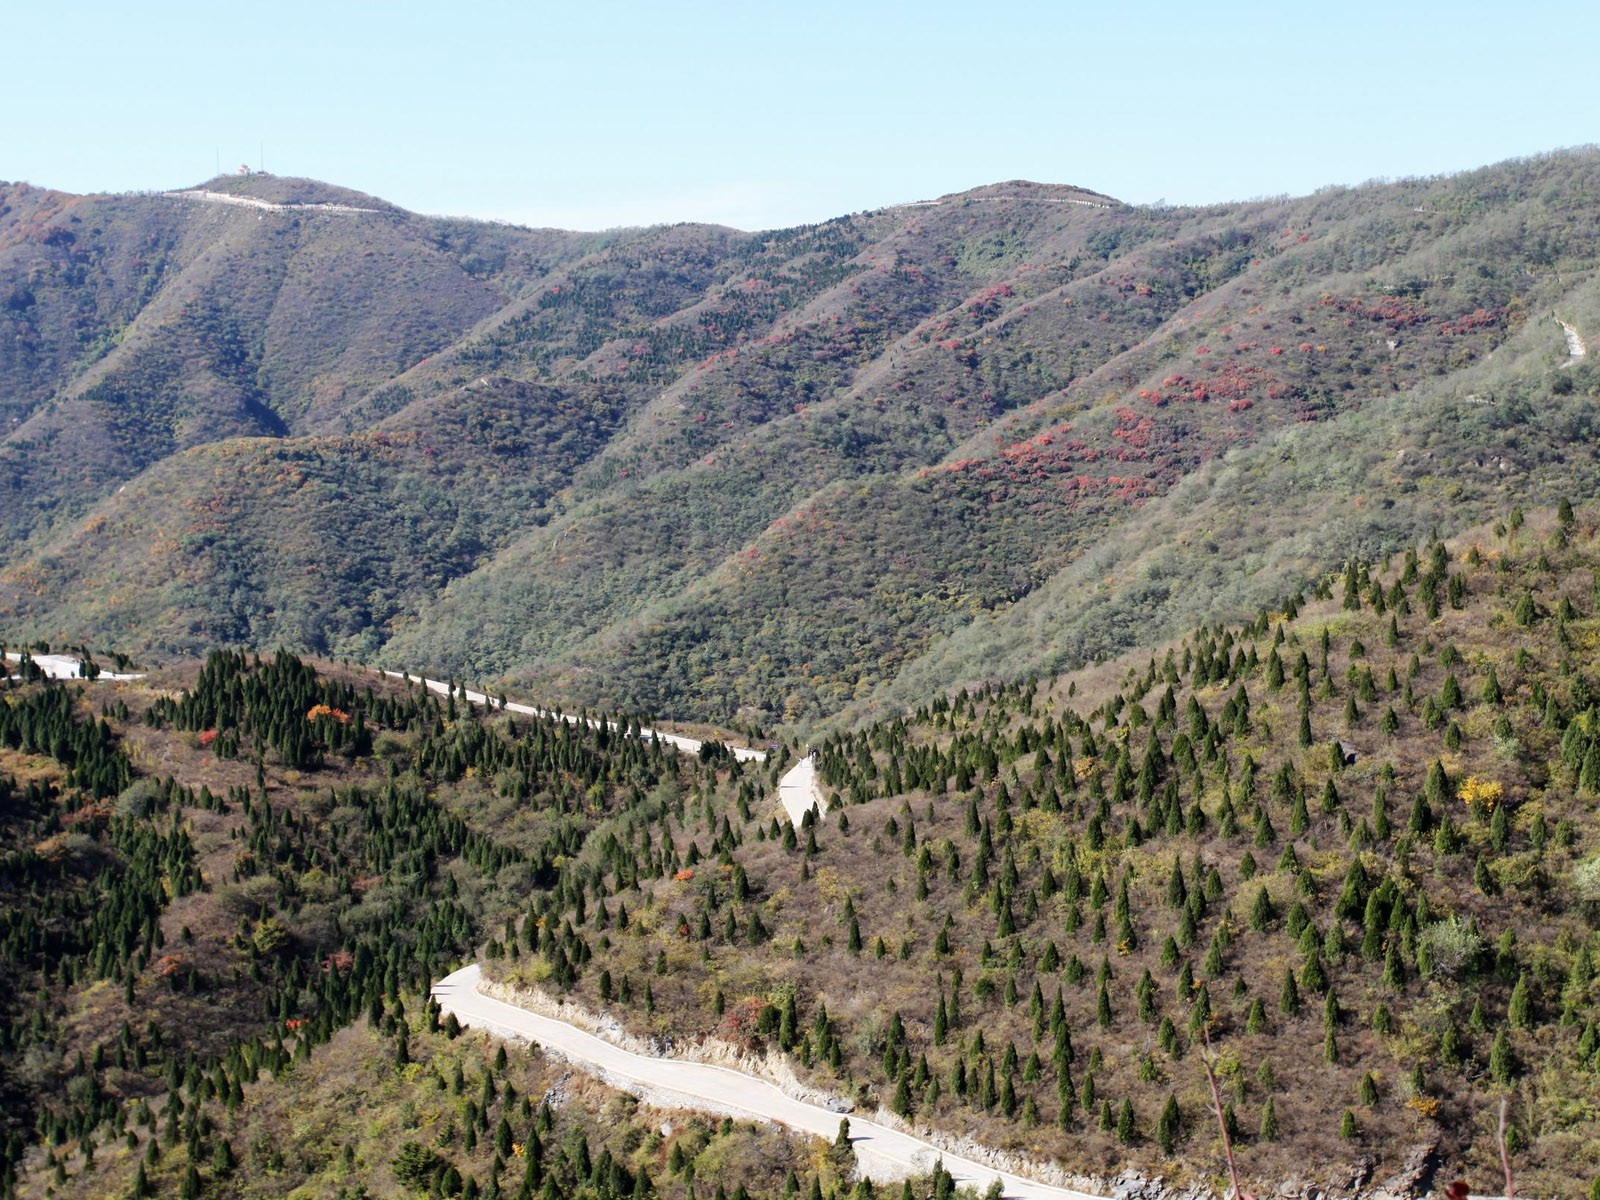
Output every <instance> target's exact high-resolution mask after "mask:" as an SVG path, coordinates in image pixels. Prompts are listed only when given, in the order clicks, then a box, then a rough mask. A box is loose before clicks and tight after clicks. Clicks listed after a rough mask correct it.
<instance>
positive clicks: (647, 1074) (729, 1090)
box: [433, 963, 1099, 1200]
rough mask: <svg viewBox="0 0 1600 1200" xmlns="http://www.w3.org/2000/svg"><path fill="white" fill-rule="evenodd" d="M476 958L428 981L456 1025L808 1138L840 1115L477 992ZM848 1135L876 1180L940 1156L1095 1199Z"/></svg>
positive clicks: (1038, 1192)
mask: <svg viewBox="0 0 1600 1200" xmlns="http://www.w3.org/2000/svg"><path fill="white" fill-rule="evenodd" d="M479 978H480V971H479V967H478V964H476V963H474V964H473V965H472V966H470V967H463V968H462V969H461V970H459V971H457V972H455V973H454V974H452V975H448V976H446V977H445V978H444V979H441V980H440V981H439V982H438V983H437V984H435V985H434V988H433V995H434V997H435V998H436V999H437V1000H438V1001H439V1006H440V1008H441V1009H443V1010H444V1012H446V1013H454V1014H455V1015H456V1020H458V1021H460V1022H461V1023H462V1024H463V1025H466V1026H470V1027H473V1028H477V1029H482V1030H484V1031H486V1032H488V1033H491V1034H494V1035H495V1036H498V1037H510V1038H516V1039H520V1040H528V1039H531V1040H533V1041H535V1042H537V1043H538V1044H539V1045H540V1047H542V1048H543V1049H544V1050H545V1051H547V1052H550V1053H553V1054H555V1055H557V1056H559V1057H561V1058H564V1059H566V1060H567V1061H569V1062H571V1063H572V1064H573V1065H575V1066H577V1067H580V1068H582V1069H583V1070H584V1071H586V1072H588V1073H589V1074H592V1075H595V1076H597V1077H598V1078H600V1079H603V1080H605V1081H606V1082H607V1083H609V1084H611V1085H612V1086H614V1087H618V1088H621V1089H623V1090H624V1091H634V1092H639V1091H643V1092H645V1093H647V1094H649V1096H650V1097H652V1098H654V1099H657V1100H662V1101H666V1102H679V1103H682V1104H683V1105H684V1106H685V1107H689V1108H707V1107H708V1108H709V1109H710V1110H711V1111H713V1112H720V1113H731V1114H734V1115H742V1116H748V1117H753V1118H756V1119H758V1120H762V1121H774V1122H776V1123H778V1124H780V1125H786V1126H788V1127H789V1128H791V1129H796V1130H799V1131H800V1132H802V1133H807V1134H811V1135H812V1136H814V1137H820V1138H828V1139H830V1140H831V1139H832V1138H834V1137H835V1136H836V1135H837V1134H838V1132H839V1121H840V1114H839V1113H837V1112H833V1111H831V1110H829V1109H827V1108H824V1107H822V1106H821V1105H819V1104H808V1103H806V1102H805V1101H802V1100H796V1099H794V1098H793V1097H791V1096H787V1095H785V1094H784V1093H783V1092H781V1091H780V1090H779V1089H778V1088H776V1087H775V1086H773V1085H772V1084H770V1083H768V1082H766V1081H765V1080H763V1079H757V1078H756V1077H755V1076H753V1075H747V1074H745V1073H744V1072H742V1071H734V1070H731V1069H729V1068H727V1067H717V1066H711V1065H710V1064H707V1063H695V1062H685V1061H683V1060H681V1059H673V1058H653V1057H649V1056H647V1055H643V1054H634V1053H632V1052H630V1051H627V1050H623V1049H622V1048H621V1047H618V1046H613V1045H612V1044H611V1043H610V1042H607V1041H603V1040H601V1039H600V1038H598V1037H596V1036H594V1034H592V1033H587V1032H585V1031H584V1030H582V1029H579V1028H577V1027H576V1026H574V1025H569V1024H567V1023H566V1022H564V1021H558V1020H556V1019H554V1018H553V1017H545V1016H540V1015H539V1014H537V1013H533V1012H529V1011H528V1010H526V1009H523V1008H518V1007H516V1006H515V1005H511V1004H506V1003H505V1002H503V1001H500V1000H495V999H493V998H492V997H489V996H485V995H483V994H482V993H481V992H479V991H478V981H479ZM849 1120H850V1137H851V1142H852V1145H853V1146H854V1149H855V1152H856V1160H857V1168H858V1170H859V1171H860V1173H861V1174H864V1175H867V1176H870V1177H871V1178H872V1179H874V1180H877V1181H880V1182H882V1181H890V1180H898V1179H904V1178H905V1177H906V1176H907V1175H910V1174H914V1173H922V1172H927V1171H930V1170H932V1168H933V1164H934V1163H935V1162H938V1161H943V1163H944V1168H945V1170H947V1171H949V1172H950V1174H951V1175H953V1176H955V1179H956V1182H957V1183H958V1184H962V1185H968V1186H973V1187H976V1188H978V1189H979V1190H980V1191H981V1190H982V1189H984V1188H987V1187H988V1186H989V1185H990V1183H991V1182H992V1181H993V1180H995V1179H997V1178H998V1179H999V1180H1000V1182H1001V1186H1002V1187H1004V1188H1005V1194H1006V1195H1007V1196H1013V1197H1018V1198H1019V1200H1099V1198H1098V1197H1094V1196H1091V1195H1090V1194H1089V1193H1086V1192H1075V1191H1073V1190H1071V1189H1070V1188H1064V1187H1056V1186H1053V1185H1050V1184H1044V1183H1038V1182H1036V1181H1034V1180H1031V1179H1025V1178H1023V1177H1022V1176H1020V1175H1013V1174H1010V1173H1008V1172H1004V1171H997V1170H996V1169H995V1168H993V1167H990V1166H986V1165H984V1164H983V1163H979V1162H975V1161H973V1160H971V1159H966V1158H962V1157H959V1156H957V1155H951V1154H946V1153H944V1152H942V1151H941V1150H939V1149H938V1148H937V1147H935V1146H933V1145H931V1144H929V1143H927V1142H924V1141H921V1140H919V1139H917V1138H914V1137H912V1136H911V1135H910V1134H906V1133H901V1132H900V1131H899V1130H897V1129H891V1128H889V1127H888V1126H885V1125H879V1124H877V1123H876V1122H874V1121H869V1120H864V1119H862V1118H860V1117H856V1116H851V1117H850V1118H849Z"/></svg>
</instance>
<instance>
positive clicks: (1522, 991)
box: [1506, 971, 1533, 1029]
mask: <svg viewBox="0 0 1600 1200" xmlns="http://www.w3.org/2000/svg"><path fill="white" fill-rule="evenodd" d="M1532 1016H1533V999H1532V996H1531V995H1530V992H1529V984H1528V973H1527V972H1526V971H1523V972H1521V973H1519V974H1518V975H1517V982H1516V986H1515V987H1513V988H1512V989H1511V1003H1510V1006H1509V1007H1508V1008H1507V1009H1506V1020H1508V1021H1510V1022H1511V1027H1512V1028H1513V1029H1527V1028H1528V1027H1529V1026H1530V1025H1531V1024H1532V1023H1533V1021H1532Z"/></svg>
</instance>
